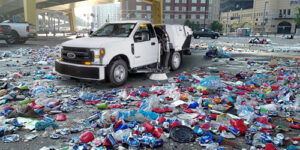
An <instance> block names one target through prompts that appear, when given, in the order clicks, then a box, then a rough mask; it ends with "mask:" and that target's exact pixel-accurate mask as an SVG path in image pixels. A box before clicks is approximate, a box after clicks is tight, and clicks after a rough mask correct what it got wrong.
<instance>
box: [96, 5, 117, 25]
mask: <svg viewBox="0 0 300 150" xmlns="http://www.w3.org/2000/svg"><path fill="white" fill-rule="evenodd" d="M92 18H93V21H92V24H93V26H94V28H100V27H101V26H102V25H103V24H105V23H107V22H114V21H119V20H120V3H119V2H117V3H111V4H102V5H97V6H93V7H92Z"/></svg>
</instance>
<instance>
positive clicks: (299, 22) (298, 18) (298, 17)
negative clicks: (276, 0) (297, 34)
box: [294, 7, 300, 28]
mask: <svg viewBox="0 0 300 150" xmlns="http://www.w3.org/2000/svg"><path fill="white" fill-rule="evenodd" d="M294 21H295V22H296V24H297V26H298V28H300V7H297V13H296V18H294Z"/></svg>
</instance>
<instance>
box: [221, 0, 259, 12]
mask: <svg viewBox="0 0 300 150" xmlns="http://www.w3.org/2000/svg"><path fill="white" fill-rule="evenodd" d="M220 3H221V8H220V10H221V12H229V11H230V10H231V11H235V10H240V9H251V8H253V0H221V2H220Z"/></svg>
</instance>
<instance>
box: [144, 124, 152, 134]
mask: <svg viewBox="0 0 300 150" xmlns="http://www.w3.org/2000/svg"><path fill="white" fill-rule="evenodd" d="M143 127H145V128H146V130H147V132H149V133H153V131H154V126H153V125H152V124H151V123H149V122H145V123H144V124H143Z"/></svg>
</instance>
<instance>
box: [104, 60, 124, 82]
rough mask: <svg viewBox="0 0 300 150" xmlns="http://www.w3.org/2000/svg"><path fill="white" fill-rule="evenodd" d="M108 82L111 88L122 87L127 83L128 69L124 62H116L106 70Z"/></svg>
mask: <svg viewBox="0 0 300 150" xmlns="http://www.w3.org/2000/svg"><path fill="white" fill-rule="evenodd" d="M108 71H109V72H108V73H109V74H108V77H109V81H110V83H111V84H112V85H113V86H120V85H123V84H124V83H125V82H126V81H127V77H128V67H127V64H126V62H125V61H124V60H122V59H120V60H116V61H114V62H112V64H110V66H109V68H108Z"/></svg>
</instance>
